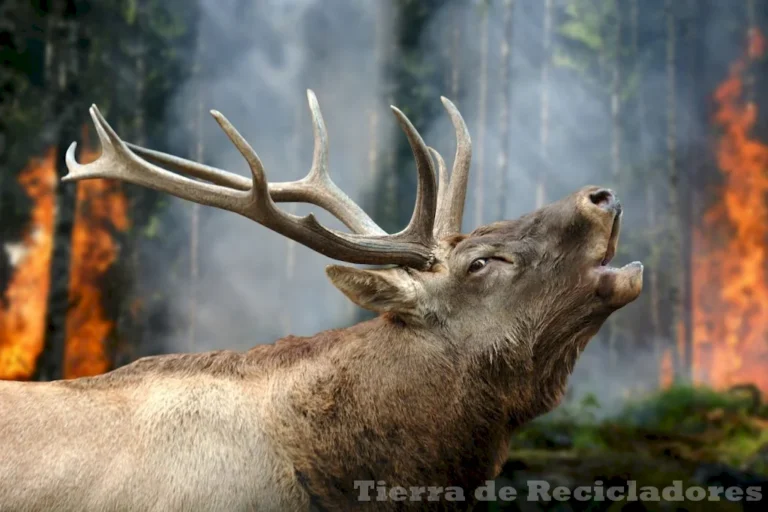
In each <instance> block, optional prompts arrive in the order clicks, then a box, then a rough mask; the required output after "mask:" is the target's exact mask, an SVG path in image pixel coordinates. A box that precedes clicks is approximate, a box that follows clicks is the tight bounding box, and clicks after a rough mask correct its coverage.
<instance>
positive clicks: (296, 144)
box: [283, 103, 303, 334]
mask: <svg viewBox="0 0 768 512" xmlns="http://www.w3.org/2000/svg"><path fill="white" fill-rule="evenodd" d="M299 107H300V105H299V104H298V103H296V106H295V107H294V114H293V131H292V134H291V140H290V147H289V148H288V154H289V155H290V162H289V165H290V166H291V168H292V169H293V174H294V176H301V175H302V173H301V171H300V170H299V168H300V166H301V159H300V158H299V155H300V154H301V134H302V130H303V126H302V119H303V118H302V109H301V108H299ZM286 209H287V210H288V212H289V213H292V214H295V213H296V203H289V204H288V205H287V206H286ZM295 274H296V242H294V241H293V240H291V239H290V238H288V239H286V240H285V281H286V284H285V287H284V290H285V291H286V292H287V293H286V296H285V297H284V302H285V304H290V303H291V301H290V300H288V295H289V293H290V292H289V290H290V289H291V283H292V282H293V279H294V276H295ZM292 312H293V308H285V310H284V313H283V326H284V328H285V333H286V334H289V333H291V332H292V331H293V318H292V316H291V313H292Z"/></svg>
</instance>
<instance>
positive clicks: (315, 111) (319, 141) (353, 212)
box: [126, 89, 387, 235]
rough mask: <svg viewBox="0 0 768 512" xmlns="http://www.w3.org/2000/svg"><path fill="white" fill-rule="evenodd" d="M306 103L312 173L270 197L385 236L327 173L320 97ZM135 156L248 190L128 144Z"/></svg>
mask: <svg viewBox="0 0 768 512" xmlns="http://www.w3.org/2000/svg"><path fill="white" fill-rule="evenodd" d="M307 100H308V102H309V109H310V112H311V114H312V131H313V133H314V141H315V142H314V150H313V152H312V166H311V167H310V170H309V173H308V174H307V175H306V176H305V177H304V178H302V179H301V180H298V181H291V182H275V183H270V184H269V193H270V195H271V197H272V200H273V201H274V202H276V203H310V204H314V205H316V206H319V207H320V208H323V209H324V210H326V211H328V212H329V213H331V214H332V215H333V216H334V217H336V218H337V219H339V220H340V221H341V222H343V223H344V224H345V225H346V226H347V227H348V228H349V229H350V230H352V232H353V233H357V234H361V235H386V234H387V233H386V231H384V230H383V229H381V227H379V226H378V224H376V223H375V222H374V221H373V220H372V219H371V218H370V217H369V216H368V214H366V213H365V212H364V211H363V210H362V208H360V207H359V206H358V205H357V204H356V203H355V202H354V201H352V200H351V199H350V198H349V196H347V195H346V194H345V193H344V192H343V191H342V190H341V189H340V188H339V187H338V186H337V185H336V184H335V183H334V182H333V180H332V179H331V177H330V175H329V173H328V135H327V132H326V129H325V122H324V121H323V115H322V113H321V112H320V106H319V104H318V101H317V97H316V96H315V93H314V92H312V90H310V89H308V90H307ZM126 145H127V146H128V147H129V148H130V149H131V150H132V151H133V152H135V153H136V154H138V155H139V156H141V157H144V158H146V159H147V160H149V161H150V162H153V163H156V164H158V165H165V166H168V167H170V168H172V169H174V170H176V171H179V172H182V173H184V174H188V175H190V176H194V177H195V178H199V179H202V180H206V181H210V182H211V183H215V184H217V185H223V186H225V187H230V188H234V189H237V190H248V189H250V187H251V180H249V179H247V178H244V177H242V176H238V175H237V174H233V173H230V172H227V171H224V170H222V169H218V168H216V167H211V166H208V165H204V164H200V163H197V162H193V161H191V160H187V159H184V158H179V157H177V156H174V155H169V154H167V153H162V152H160V151H154V150H151V149H147V148H143V147H141V146H136V145H134V144H126Z"/></svg>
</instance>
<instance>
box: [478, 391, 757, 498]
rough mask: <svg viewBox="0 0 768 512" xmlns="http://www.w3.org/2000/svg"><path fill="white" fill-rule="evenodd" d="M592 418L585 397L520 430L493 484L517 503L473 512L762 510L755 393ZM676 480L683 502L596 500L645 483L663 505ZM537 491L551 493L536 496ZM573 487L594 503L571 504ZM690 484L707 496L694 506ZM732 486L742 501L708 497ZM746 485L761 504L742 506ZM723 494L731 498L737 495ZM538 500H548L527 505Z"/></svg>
mask: <svg viewBox="0 0 768 512" xmlns="http://www.w3.org/2000/svg"><path fill="white" fill-rule="evenodd" d="M600 412H601V411H600V404H599V403H598V402H597V401H596V400H595V398H594V397H591V396H587V397H586V398H585V399H583V400H582V401H581V402H579V403H577V404H570V405H568V406H565V407H562V408H560V409H558V411H557V413H556V414H552V415H549V416H547V417H545V418H541V419H539V420H537V421H534V422H532V423H530V424H529V425H527V426H526V427H524V428H523V429H521V430H520V431H518V433H517V434H516V435H515V437H514V438H513V441H512V446H511V448H510V455H509V459H508V461H507V463H506V464H505V465H504V468H503V470H502V473H501V474H500V475H499V477H498V478H497V479H496V482H495V486H496V489H495V492H496V496H498V495H499V489H500V488H501V487H503V486H512V487H514V488H515V490H516V498H515V499H514V500H509V499H508V500H506V501H502V500H498V501H497V502H490V503H483V504H481V505H480V506H478V507H477V508H476V510H487V511H492V510H504V511H507V510H519V511H539V510H558V511H570V510H573V511H576V510H590V511H595V510H606V511H608V510H610V511H618V510H623V511H644V510H648V511H656V510H675V511H676V510H687V511H698V510H702V511H704V510H706V511H709V510H715V511H720V510H722V511H731V510H733V511H738V510H761V511H765V510H768V507H766V504H767V503H768V404H766V403H764V402H763V400H762V396H761V394H760V392H759V390H757V388H755V387H753V386H739V387H736V388H733V389H731V390H729V391H727V392H723V393H718V392H715V391H712V390H710V389H706V388H684V387H675V388H671V389H668V390H666V391H663V392H661V393H659V394H656V395H653V396H650V397H646V398H645V399H642V400H639V401H634V402H631V403H628V404H627V405H626V406H625V407H624V408H623V410H622V411H621V412H620V413H619V414H616V415H611V416H610V417H608V418H604V419H599V417H600ZM632 481H634V484H633V483H632ZM675 481H678V482H679V484H678V486H679V490H677V491H675V490H673V489H671V490H667V492H668V493H670V494H669V496H671V497H672V498H673V499H677V498H676V496H678V495H679V497H680V498H681V500H682V501H668V502H664V501H663V498H662V500H661V501H653V499H654V498H655V496H654V491H652V490H646V491H645V492H646V493H647V494H645V495H644V498H641V499H638V500H636V501H628V500H626V499H622V500H620V501H611V500H610V499H604V500H600V499H598V498H599V495H600V493H605V492H606V490H607V489H608V488H610V487H612V486H619V487H621V488H622V489H623V490H622V494H623V495H624V496H626V495H628V494H630V486H632V485H634V487H635V491H634V492H635V494H636V495H637V496H638V497H639V496H640V495H641V492H643V487H645V486H652V487H654V488H656V489H658V495H659V497H660V498H661V494H662V493H663V490H664V488H665V487H668V486H674V482H675ZM537 482H539V483H537ZM544 482H545V483H546V484H544ZM601 484H602V485H601ZM540 485H549V486H550V487H549V489H548V490H546V492H544V494H538V495H537V494H536V489H541V487H536V486H540ZM558 486H564V487H566V488H568V489H570V492H571V493H570V499H567V500H566V501H559V500H557V499H555V497H554V496H555V495H554V488H556V487H558ZM579 486H587V487H589V488H590V490H589V491H588V492H589V494H590V495H591V496H592V499H582V500H581V501H580V500H576V499H574V494H573V491H574V489H576V488H577V487H579ZM694 486H695V487H701V488H703V489H704V491H702V492H706V493H707V495H706V496H707V497H704V499H703V500H702V501H694V500H695V499H696V498H697V495H696V494H695V491H694V494H693V499H694V500H691V499H688V497H687V496H686V490H688V489H689V488H691V487H694ZM733 486H736V487H740V488H741V489H742V490H743V491H741V492H744V494H743V496H742V497H741V498H740V499H738V500H735V499H734V500H733V501H730V500H728V499H727V497H726V496H725V494H721V498H720V500H719V501H711V500H710V499H708V494H709V492H710V490H709V488H710V487H722V488H723V489H727V488H729V487H733ZM599 487H602V490H600V489H599ZM749 487H751V488H753V491H752V494H757V493H759V494H760V495H762V499H760V500H759V501H747V500H746V498H747V497H748V496H747V494H748V493H746V489H747V488H749ZM714 492H715V493H716V492H717V491H714ZM724 492H725V491H720V493H724ZM730 492H732V493H735V494H734V495H732V496H731V497H733V498H736V497H737V496H738V494H739V492H740V491H730ZM541 496H551V501H549V502H545V501H541V500H538V501H530V500H529V498H532V497H541ZM563 496H564V497H567V496H569V494H565V495H563ZM583 497H584V495H583V494H582V498H583ZM752 498H753V499H754V496H752Z"/></svg>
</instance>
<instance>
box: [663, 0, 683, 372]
mask: <svg viewBox="0 0 768 512" xmlns="http://www.w3.org/2000/svg"><path fill="white" fill-rule="evenodd" d="M664 16H665V21H666V36H667V41H666V74H667V176H668V179H669V195H668V205H667V206H668V207H667V212H668V214H669V218H668V219H667V244H666V246H667V256H668V258H667V261H668V263H669V266H668V269H669V271H670V273H671V275H670V279H669V284H668V298H669V306H670V325H669V339H670V343H669V348H670V350H671V351H672V368H673V373H674V378H675V380H676V381H677V380H679V379H680V378H681V376H682V367H681V363H682V362H681V358H680V355H681V354H680V349H679V335H680V330H681V328H682V324H681V321H682V317H681V307H682V301H681V291H682V288H683V287H682V283H681V281H682V269H681V265H680V263H681V257H682V251H681V246H680V245H681V237H680V228H681V225H680V207H679V198H680V191H679V188H680V177H679V173H678V161H677V69H676V60H677V27H676V25H677V17H676V16H675V11H674V0H664Z"/></svg>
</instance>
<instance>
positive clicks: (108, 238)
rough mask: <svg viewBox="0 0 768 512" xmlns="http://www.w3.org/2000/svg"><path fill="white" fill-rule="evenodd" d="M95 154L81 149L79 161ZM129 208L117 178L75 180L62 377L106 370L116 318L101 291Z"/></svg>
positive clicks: (127, 225)
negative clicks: (110, 337)
mask: <svg viewBox="0 0 768 512" xmlns="http://www.w3.org/2000/svg"><path fill="white" fill-rule="evenodd" d="M97 156H98V153H95V152H93V151H89V150H84V151H83V152H82V154H81V155H80V159H81V161H82V162H86V163H87V162H90V161H93V160H94V159H95V158H96V157H97ZM127 206H128V205H127V201H126V198H125V195H124V194H123V192H122V190H121V188H120V185H119V183H117V182H115V181H111V180H103V179H93V180H85V181H80V182H78V184H77V209H76V211H75V221H74V228H73V233H72V264H71V267H70V282H69V300H70V305H71V306H70V307H71V309H70V311H69V313H68V314H67V321H66V333H67V336H66V348H65V361H64V378H75V377H83V376H89V375H97V374H99V373H103V372H105V371H107V370H108V369H109V357H108V354H107V349H106V345H107V342H108V341H109V336H110V335H111V334H112V332H113V329H114V326H115V322H114V320H112V319H110V317H109V315H108V314H107V312H106V311H105V307H104V300H103V292H102V290H103V282H104V278H105V276H106V274H107V272H108V271H109V269H110V267H111V266H112V265H113V263H114V262H115V260H116V259H117V255H118V249H119V248H118V245H117V242H116V241H115V239H114V237H113V234H114V233H115V232H123V231H125V230H127V229H128V227H129V221H128V216H127Z"/></svg>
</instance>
